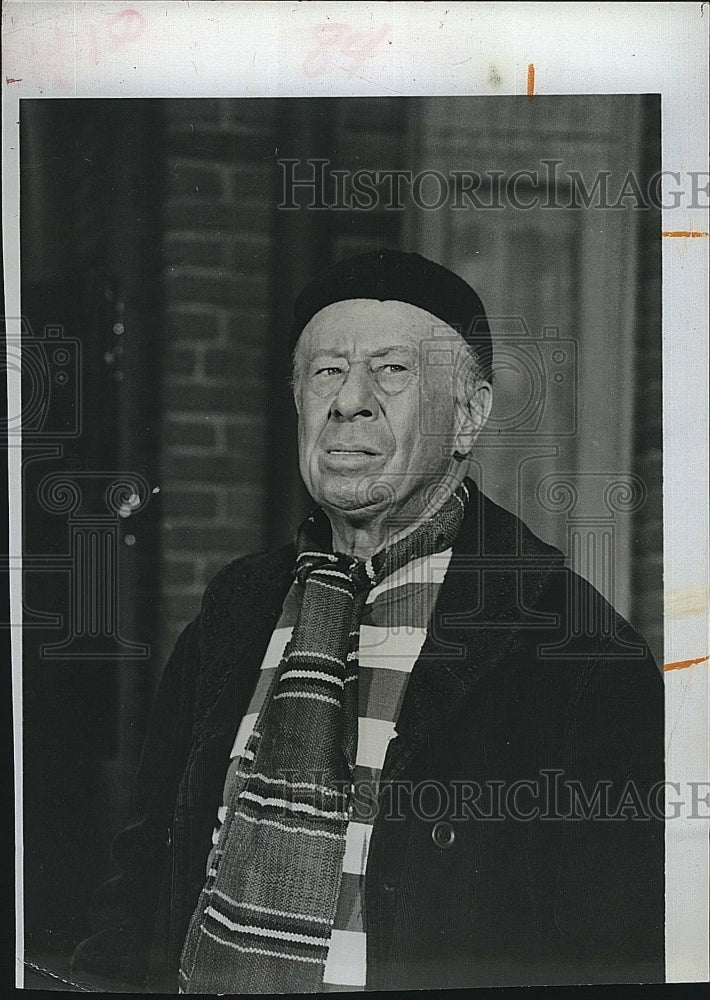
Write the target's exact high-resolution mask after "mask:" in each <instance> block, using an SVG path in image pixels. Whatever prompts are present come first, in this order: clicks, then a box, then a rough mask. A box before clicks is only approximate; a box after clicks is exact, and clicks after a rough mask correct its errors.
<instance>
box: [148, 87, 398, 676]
mask: <svg viewBox="0 0 710 1000" xmlns="http://www.w3.org/2000/svg"><path fill="white" fill-rule="evenodd" d="M164 107H165V115H166V118H167V123H166V144H167V149H166V154H167V164H166V174H167V186H166V194H165V202H164V206H163V218H164V235H163V261H164V284H165V315H166V334H165V338H164V342H163V348H162V359H163V380H162V393H163V400H162V411H163V426H162V460H161V470H162V475H161V480H160V488H161V493H160V498H161V505H162V515H163V527H162V539H161V541H162V556H161V560H162V567H161V569H162V572H161V580H162V581H163V591H162V596H161V601H162V616H161V626H162V636H161V642H160V647H161V658H162V660H164V659H165V657H166V656H167V654H168V653H169V652H170V650H171V648H172V646H173V644H174V642H175V639H176V638H177V635H178V634H179V632H180V630H181V629H182V628H183V627H184V625H185V624H186V623H187V622H188V621H189V620H190V619H191V618H192V617H193V616H194V615H195V614H196V613H197V611H198V610H199V604H200V598H201V596H202V593H203V591H204V588H205V586H206V584H207V583H208V582H209V580H210V578H211V577H212V576H213V574H214V573H215V572H216V571H217V570H218V569H219V568H220V567H221V566H223V565H224V564H225V563H227V562H228V561H229V560H231V559H233V558H234V557H236V556H239V555H242V554H245V553H247V552H253V551H255V550H258V549H259V548H264V547H267V546H269V547H271V546H273V545H274V544H279V543H281V542H283V541H284V540H285V539H286V538H289V537H291V535H292V532H293V529H294V527H295V525H296V524H297V523H298V522H299V521H300V519H301V518H302V516H303V512H304V510H305V506H304V505H305V504H306V503H307V502H308V501H307V498H306V497H305V494H304V492H303V490H302V487H300V484H299V477H298V472H297V468H296V460H295V449H294V443H295V417H294V413H293V406H292V403H291V400H290V393H289V390H288V387H287V377H288V351H287V349H286V337H287V333H288V329H289V327H290V323H291V317H292V307H293V299H294V297H295V295H296V294H297V293H298V291H299V290H300V288H301V287H302V286H303V284H304V283H306V282H307V281H309V280H310V279H311V278H313V277H314V275H315V274H316V272H317V271H318V270H319V269H320V268H322V267H323V266H326V265H328V264H329V263H331V262H332V261H333V260H334V259H337V258H339V257H341V256H345V255H347V254H349V253H357V252H359V251H361V250H365V249H370V248H371V247H372V246H373V245H375V244H377V243H384V244H386V245H388V246H397V245H399V239H400V232H401V217H400V215H399V214H398V213H392V212H384V211H380V210H377V211H371V212H364V213H363V212H357V211H347V212H308V211H303V210H301V211H296V212H285V211H278V209H277V205H278V202H279V201H280V199H281V192H282V185H283V175H282V172H281V168H280V167H279V165H278V162H277V160H278V158H280V157H297V158H300V159H301V160H306V159H308V158H309V157H310V158H312V157H325V158H327V159H329V160H330V161H331V165H332V167H333V168H334V169H336V168H339V169H343V168H345V169H351V170H356V169H358V168H361V167H369V168H373V167H377V168H380V169H386V168H390V169H396V168H398V167H400V166H401V165H402V156H403V155H404V154H403V149H404V147H405V143H404V141H403V138H404V136H405V132H406V129H407V122H406V115H405V107H404V105H403V103H402V102H397V101H393V100H382V99H379V98H378V99H376V100H375V99H369V100H368V99H362V100H353V99H350V100H338V99H324V100H320V101H312V102H308V103H304V102H302V101H296V102H294V101H289V100H288V99H282V100H259V99H254V100H237V101H222V100H214V101H212V100H194V101H192V100H171V101H166V102H165V104H164ZM307 170H308V168H307V167H304V168H303V170H300V169H299V171H298V176H299V177H303V176H304V174H306V172H307ZM303 197H304V199H305V203H307V202H308V201H309V200H310V195H309V194H308V193H306V194H305V195H304V196H303ZM331 197H332V195H331V194H330V193H329V192H326V198H331ZM299 200H300V197H299Z"/></svg>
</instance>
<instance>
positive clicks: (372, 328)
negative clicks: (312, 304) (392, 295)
mask: <svg viewBox="0 0 710 1000" xmlns="http://www.w3.org/2000/svg"><path fill="white" fill-rule="evenodd" d="M442 339H445V340H448V341H449V342H451V341H452V340H454V341H459V342H460V343H461V345H464V346H465V343H466V342H465V340H464V339H463V337H462V336H461V335H460V334H459V333H458V332H457V331H456V330H454V329H453V327H451V326H449V325H448V324H447V323H445V322H444V321H443V320H441V319H440V318H439V317H438V316H434V315H433V314H432V313H430V312H427V310H426V309H420V308H419V306H415V305H412V304H411V303H410V302H400V301H399V300H393V299H388V300H385V301H380V300H378V299H344V300H342V301H340V302H333V303H331V304H330V305H328V306H325V307H324V308H323V309H321V310H320V311H319V312H317V313H316V314H315V316H313V317H312V319H311V320H309V322H308V323H307V324H306V326H305V327H304V328H303V332H302V333H301V336H300V337H299V338H298V342H297V344H296V348H295V352H294V356H295V358H296V360H297V361H298V360H303V359H305V358H307V357H309V356H310V355H312V354H313V353H314V352H316V351H340V352H343V353H346V354H354V355H363V356H367V355H369V354H373V353H375V352H377V353H380V352H381V351H383V350H384V349H386V348H388V347H392V348H400V347H408V348H410V349H412V350H416V351H417V352H418V353H419V350H420V347H421V345H422V344H423V343H425V342H426V341H428V340H432V341H433V342H434V343H437V342H439V341H440V340H442Z"/></svg>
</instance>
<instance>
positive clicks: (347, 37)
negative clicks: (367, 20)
mask: <svg viewBox="0 0 710 1000" xmlns="http://www.w3.org/2000/svg"><path fill="white" fill-rule="evenodd" d="M389 30H390V26H389V24H383V25H382V26H381V27H380V28H379V29H378V30H377V31H358V30H357V29H355V28H352V27H351V26H350V25H348V24H339V23H336V22H333V23H332V24H331V23H328V24H317V25H315V27H314V28H313V36H314V39H315V42H316V45H315V48H313V49H312V50H311V51H310V52H309V54H308V55H307V56H306V58H305V59H304V61H303V72H304V73H305V74H306V76H308V77H313V76H322V75H323V73H325V72H326V70H327V69H328V68H329V66H330V65H331V64H334V65H337V61H336V60H337V59H338V58H341V59H342V60H343V62H344V63H345V65H344V67H343V68H344V69H345V70H346V71H347V72H348V73H355V71H356V70H358V69H360V67H361V66H362V64H363V63H364V62H365V60H366V59H368V58H369V57H370V56H372V55H374V52H375V49H376V48H377V47H378V45H381V44H382V42H383V41H384V40H385V38H386V37H387V34H388V32H389Z"/></svg>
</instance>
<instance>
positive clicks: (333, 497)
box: [315, 475, 397, 519]
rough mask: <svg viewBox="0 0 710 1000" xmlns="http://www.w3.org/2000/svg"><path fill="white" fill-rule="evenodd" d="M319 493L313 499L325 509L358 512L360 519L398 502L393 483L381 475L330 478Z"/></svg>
mask: <svg viewBox="0 0 710 1000" xmlns="http://www.w3.org/2000/svg"><path fill="white" fill-rule="evenodd" d="M318 492H319V494H320V495H319V496H318V497H316V498H315V499H316V500H317V502H318V503H319V504H320V505H321V507H323V508H324V509H325V510H326V511H332V512H333V513H340V514H346V515H348V516H351V517H357V516H358V515H359V516H361V517H362V518H363V519H366V518H367V517H369V516H373V515H374V514H376V513H380V512H381V511H383V510H386V509H387V507H389V506H395V505H396V502H397V492H396V490H395V488H394V486H393V485H392V483H390V482H388V481H387V479H386V478H384V477H382V476H362V475H360V476H349V475H339V476H336V477H329V478H328V482H326V483H323V484H321V487H320V489H319V491H318Z"/></svg>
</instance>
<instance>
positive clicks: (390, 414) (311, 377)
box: [294, 299, 465, 523]
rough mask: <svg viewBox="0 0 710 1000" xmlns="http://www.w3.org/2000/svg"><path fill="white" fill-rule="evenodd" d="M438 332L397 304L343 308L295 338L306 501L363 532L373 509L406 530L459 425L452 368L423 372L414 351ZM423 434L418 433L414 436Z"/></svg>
mask: <svg viewBox="0 0 710 1000" xmlns="http://www.w3.org/2000/svg"><path fill="white" fill-rule="evenodd" d="M444 331H445V332H446V344H447V346H448V347H449V348H450V347H451V344H452V340H453V341H460V345H459V346H460V348H461V349H462V350H465V344H464V341H463V338H461V337H459V335H458V334H457V333H456V332H455V331H453V330H451V329H448V328H446V327H445V326H444V324H442V322H441V320H438V319H437V318H436V317H435V316H432V315H431V314H430V313H428V312H426V311H425V310H423V309H419V308H418V307H417V306H413V305H410V304H409V303H405V302H395V301H386V302H380V301H377V300H373V299H348V300H345V301H343V302H336V303H333V304H332V305H329V306H327V307H326V308H324V309H322V310H321V311H320V312H319V313H317V314H316V315H315V316H314V317H313V319H311V321H310V322H309V323H308V325H307V326H306V327H305V328H304V330H303V332H302V334H301V337H300V339H299V341H298V344H297V346H296V353H295V386H294V389H295V400H296V408H297V410H298V415H299V422H298V442H299V463H300V468H301V475H302V477H303V481H304V483H305V485H306V488H307V489H308V492H309V493H310V494H311V496H312V497H313V499H314V500H316V501H317V502H318V503H320V504H321V505H322V506H323V507H324V508H325V509H326V510H328V511H329V512H331V513H342V514H344V515H346V516H347V517H349V518H350V519H351V520H353V521H357V522H361V523H366V521H367V519H368V517H372V516H375V515H376V514H378V513H379V512H381V511H382V509H383V507H388V508H389V513H390V514H396V515H398V517H400V518H402V519H403V520H406V517H407V514H410V515H411V516H413V517H415V516H417V514H418V513H419V512H420V511H421V509H422V508H423V506H424V503H425V498H426V495H427V494H428V493H430V492H431V489H432V487H434V486H435V485H436V484H437V483H439V482H441V480H442V479H443V477H444V476H445V475H446V473H447V470H448V469H449V467H450V464H451V454H452V451H453V448H454V441H453V435H454V431H455V429H456V427H457V423H460V419H459V418H460V407H458V406H457V403H456V400H455V398H454V365H453V364H443V365H442V364H434V365H431V366H430V365H427V356H428V355H429V354H430V353H431V352H430V351H429V350H428V347H427V345H425V346H424V348H423V349H422V342H423V341H433V346H435V345H436V341H434V338H435V337H437V336H439V337H441V335H442V333H443V332H444ZM423 431H424V433H423Z"/></svg>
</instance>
